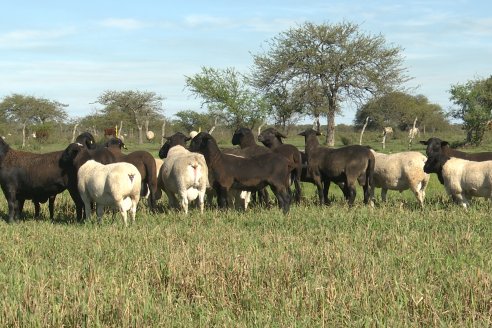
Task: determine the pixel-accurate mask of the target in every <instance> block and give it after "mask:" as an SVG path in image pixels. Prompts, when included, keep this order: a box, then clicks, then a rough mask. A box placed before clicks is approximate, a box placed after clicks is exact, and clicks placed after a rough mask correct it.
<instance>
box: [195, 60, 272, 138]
mask: <svg viewBox="0 0 492 328" xmlns="http://www.w3.org/2000/svg"><path fill="white" fill-rule="evenodd" d="M186 86H187V87H188V88H189V89H190V91H191V92H192V93H193V94H194V95H195V96H196V97H198V98H201V99H202V105H205V106H206V107H207V109H208V111H209V113H210V114H211V115H212V116H214V117H216V118H219V119H220V121H221V122H223V123H225V124H226V125H227V126H228V127H231V128H238V127H241V126H248V127H250V128H252V127H253V126H254V125H255V124H258V123H259V122H261V121H262V120H263V119H264V118H265V117H266V111H267V108H266V106H265V105H266V103H265V101H264V99H263V98H261V97H259V96H258V94H257V93H256V92H255V91H254V90H252V89H251V88H250V87H249V84H248V80H247V78H246V77H245V76H244V75H242V74H240V73H239V72H237V71H236V70H235V69H234V68H226V69H223V70H221V69H215V68H211V67H202V71H201V72H200V73H197V74H195V75H194V76H187V77H186Z"/></svg>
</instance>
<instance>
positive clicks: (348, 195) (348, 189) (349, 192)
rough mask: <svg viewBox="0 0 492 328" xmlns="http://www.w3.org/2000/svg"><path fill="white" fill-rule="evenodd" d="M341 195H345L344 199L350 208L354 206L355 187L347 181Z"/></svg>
mask: <svg viewBox="0 0 492 328" xmlns="http://www.w3.org/2000/svg"><path fill="white" fill-rule="evenodd" d="M343 193H344V194H345V199H347V200H348V204H349V205H350V206H352V205H353V204H354V201H355V196H356V191H355V185H354V184H353V183H349V182H348V181H347V183H346V184H345V187H344V192H343Z"/></svg>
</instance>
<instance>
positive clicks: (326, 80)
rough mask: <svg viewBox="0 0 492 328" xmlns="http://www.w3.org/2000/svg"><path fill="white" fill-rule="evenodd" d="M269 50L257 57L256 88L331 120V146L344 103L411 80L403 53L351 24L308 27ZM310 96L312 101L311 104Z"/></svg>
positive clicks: (278, 38) (291, 31)
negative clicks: (291, 97)
mask: <svg viewBox="0 0 492 328" xmlns="http://www.w3.org/2000/svg"><path fill="white" fill-rule="evenodd" d="M268 45H269V47H270V49H269V51H268V52H266V53H264V54H258V55H255V56H254V63H255V67H254V69H253V73H252V80H253V83H254V85H255V86H256V87H257V88H259V89H260V90H262V91H264V92H269V91H271V90H273V89H277V88H280V87H283V88H286V89H288V90H304V91H305V92H303V93H297V94H298V96H299V97H301V100H304V101H303V103H305V104H309V108H310V109H311V114H312V115H313V116H315V117H316V116H318V117H319V115H321V114H326V116H327V123H328V124H327V143H328V144H329V145H333V144H334V141H335V130H334V129H335V115H336V114H337V113H340V111H341V102H343V101H346V100H352V101H360V102H362V101H363V100H364V99H366V98H367V97H370V96H372V95H374V94H378V93H386V92H388V91H391V90H393V89H395V88H397V87H398V86H400V85H401V84H402V83H403V82H405V81H407V80H408V77H407V76H405V74H404V73H405V69H404V68H402V62H403V58H402V57H401V51H402V49H401V48H400V47H398V46H390V45H387V44H386V40H385V39H384V37H383V36H381V35H376V36H372V35H366V34H364V33H362V32H361V31H360V30H359V26H358V25H356V24H352V23H345V22H344V23H339V24H333V25H329V24H321V25H316V24H313V23H309V22H308V23H305V24H303V25H301V26H299V27H296V28H291V29H289V30H288V31H286V32H282V33H280V34H279V35H278V36H276V37H274V38H273V39H272V40H271V41H270V42H269V43H268ZM305 95H309V103H308V102H307V101H308V100H307V99H306V97H305Z"/></svg>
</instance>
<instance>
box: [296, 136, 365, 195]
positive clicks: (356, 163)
mask: <svg viewBox="0 0 492 328" xmlns="http://www.w3.org/2000/svg"><path fill="white" fill-rule="evenodd" d="M299 135H302V136H304V138H305V144H306V155H307V165H308V173H309V176H310V177H312V179H313V180H314V183H315V184H316V187H317V190H318V196H319V201H320V204H324V203H326V202H327V201H328V189H329V188H330V183H331V182H335V183H337V184H339V186H343V187H342V188H343V189H342V190H343V194H344V196H345V199H347V200H348V203H349V205H352V204H353V203H354V200H355V195H356V189H355V186H356V182H357V181H358V182H359V184H361V185H362V186H363V189H364V203H366V204H367V203H369V202H370V201H371V198H372V192H373V190H372V189H373V179H374V178H373V175H374V164H375V159H374V154H373V153H372V152H371V150H370V149H369V148H368V147H365V146H359V145H352V146H345V147H341V148H337V149H334V148H327V147H321V146H320V145H319V141H318V138H317V136H318V135H320V133H319V132H317V131H315V130H313V129H307V130H306V131H304V132H301V133H299Z"/></svg>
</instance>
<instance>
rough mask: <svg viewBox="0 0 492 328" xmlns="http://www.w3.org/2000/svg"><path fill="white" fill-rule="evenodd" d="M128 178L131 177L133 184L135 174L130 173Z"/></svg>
mask: <svg viewBox="0 0 492 328" xmlns="http://www.w3.org/2000/svg"><path fill="white" fill-rule="evenodd" d="M128 178H129V179H130V183H131V184H133V179H135V174H133V173H128Z"/></svg>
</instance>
